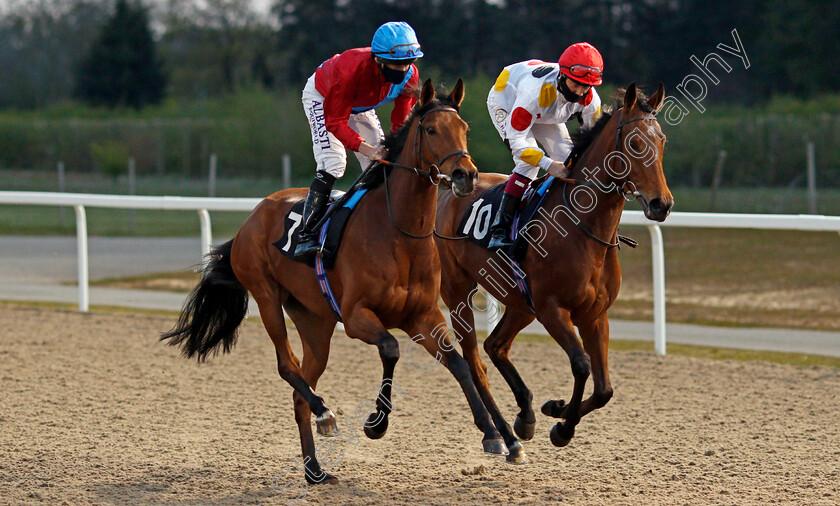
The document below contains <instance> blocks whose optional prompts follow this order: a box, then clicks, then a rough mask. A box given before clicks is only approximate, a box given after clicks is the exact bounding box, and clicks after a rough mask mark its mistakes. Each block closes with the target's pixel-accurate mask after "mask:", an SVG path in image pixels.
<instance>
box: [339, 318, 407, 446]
mask: <svg viewBox="0 0 840 506" xmlns="http://www.w3.org/2000/svg"><path fill="white" fill-rule="evenodd" d="M344 329H345V331H346V332H347V335H348V336H350V337H352V338H355V339H359V340H361V341H363V342H365V343H368V344H373V345H376V347H377V349H378V350H379V358H380V360H382V383H381V384H380V385H379V394H378V395H377V396H376V412H374V413H371V414H370V415H369V416H368V418H367V420H365V423H364V429H363V430H364V432H365V435H366V436H367V437H369V438H370V439H379V438H381V437H382V436H384V435H385V432H386V431H387V430H388V415H390V414H391V410H392V409H393V405H392V404H391V390H392V387H393V384H394V368H395V367H396V365H397V361H398V360H399V359H400V345H399V342H397V339H396V338H395V337H394V336H393V335H391V333H390V332H388V331H387V330H386V329H385V327H384V326H383V325H382V322H381V321H380V320H379V318H378V317H377V316H376V315H375V314H373V312H372V311H371V310H369V309H367V308H354V310H353V311H352V312H351V313H350V315H349V316H348V317H347V318H346V320H345V322H344Z"/></svg>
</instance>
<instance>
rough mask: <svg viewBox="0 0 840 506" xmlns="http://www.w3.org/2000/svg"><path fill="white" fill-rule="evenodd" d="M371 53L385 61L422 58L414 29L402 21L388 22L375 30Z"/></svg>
mask: <svg viewBox="0 0 840 506" xmlns="http://www.w3.org/2000/svg"><path fill="white" fill-rule="evenodd" d="M370 49H371V52H372V53H373V54H374V55H376V56H378V57H380V58H383V59H385V60H395V61H399V60H414V59H415V58H422V57H423V51H421V50H420V43H419V42H417V35H416V34H415V33H414V29H413V28H411V26H410V25H409V24H408V23H406V22H404V21H390V22H388V23H385V24H384V25H382V26H380V27H379V28H377V30H376V33H374V34H373V41H371V43H370Z"/></svg>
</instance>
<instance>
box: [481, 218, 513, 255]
mask: <svg viewBox="0 0 840 506" xmlns="http://www.w3.org/2000/svg"><path fill="white" fill-rule="evenodd" d="M490 230H491V232H493V233H492V235H491V236H490V242H489V243H488V244H487V249H500V248H505V249H507V248H510V247H511V246H513V241H512V240H511V238H510V224H509V223H500V224H499V226H498V227H497V228H496V230H493V229H492V228H491V229H490Z"/></svg>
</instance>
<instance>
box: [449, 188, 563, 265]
mask: <svg viewBox="0 0 840 506" xmlns="http://www.w3.org/2000/svg"><path fill="white" fill-rule="evenodd" d="M553 182H554V178H553V177H551V176H549V175H547V174H546V175H545V176H543V177H541V178H537V179H535V180H533V181H531V184H530V185H529V186H528V188H527V189H526V190H525V194H524V195H523V196H522V202H521V203H520V205H519V209H518V210H517V212H516V215H515V217H514V221H513V229H514V230H515V231H516V234H515V235H514V237H516V239H515V240H514V244H513V246H512V247H511V256H512V257H513V258H514V259H521V258H522V257H523V256H524V254H525V250H526V249H527V246H528V244H527V241H525V240H524V239H522V238H521V237H520V236H519V231H520V230H522V228H523V227H524V226H525V225H527V224H528V221H530V219H531V218H532V217H533V216H534V214H536V212H537V209H539V207H540V204H541V203H542V201H543V198H544V197H545V194H546V192H547V191H548V189H549V187H550V186H551V183H553ZM506 184H507V182H501V183H499V184H496V185H493V186H491V187H490V188H487V189H486V190H485V191H484V192H483V193H481V194H480V195H479V196H478V198H477V199H476V200H475V202H473V205H472V206H470V209H469V211H467V212H466V213H465V214H464V216H463V217H462V218H461V223H460V224H459V225H458V235H459V236H465V237H468V238H469V240H470V241H471V242H473V243H475V244H477V245H478V246H481V247H482V248H485V249H486V248H487V246H488V244H489V243H490V223H491V222H492V220H493V217H494V216H496V212H497V211H498V209H499V205H500V204H501V200H502V195H503V194H504V191H505V185H506Z"/></svg>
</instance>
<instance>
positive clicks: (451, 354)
mask: <svg viewBox="0 0 840 506" xmlns="http://www.w3.org/2000/svg"><path fill="white" fill-rule="evenodd" d="M403 330H404V331H406V332H407V333H408V335H409V336H411V341H410V342H409V343H408V344H407V346H413V345H414V344H419V345H422V346H423V347H424V348H425V349H426V351H428V352H429V353H430V354H431V355H432V356H433V357H435V359H436V360H437V361H439V362H440V363H441V364H443V365H444V367H446V368H447V369H449V372H451V373H452V375H453V376H455V379H456V380H457V381H458V384H459V385H461V390H463V391H464V395H466V397H467V402H468V403H469V405H470V410H471V411H472V414H473V421H474V422H475V425H476V427H478V429H479V430H480V431H481V432H482V433H484V438H483V439H482V445H483V446H484V451H485V452H487V453H492V454H497V455H505V454H507V453H508V449H507V447H506V446H505V442H504V440H503V439H502V436H501V434H500V433H499V431H498V429H496V426H495V425H494V424H493V420H492V419H491V418H490V414H489V412H488V411H487V408H486V407H485V406H484V403H483V402H482V400H481V396H480V395H479V394H478V390H477V389H476V386H475V383H474V382H473V378H472V374H471V373H470V368H469V365H468V364H467V361H466V360H464V357H462V356H461V355H459V354H458V352H457V351H456V350H455V343H454V342H453V341H454V340H455V339H457V337H455V336H453V335H451V332H450V331H449V327H447V325H446V321H445V320H444V318H443V314H442V313H441V312H440V309H439V308H438V307H437V305H435V306H434V307H432V308H429V310H428V311H427V312H426V313H425V314H423V315H420V316H419V317H418V318H414V319H413V321H412V322H411V323H410V324H408V325H407V326H406V327H405V328H403ZM410 349H411V348H407V353H410V351H408V350H410ZM411 363H412V365H414V366H415V368H417V369H420V370H430V369H431V367H433V366H434V365H435V364H434V363H433V364H432V365H431V366H428V365H426V364H422V365H420V364H418V363H417V362H415V361H414V360H411Z"/></svg>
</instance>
